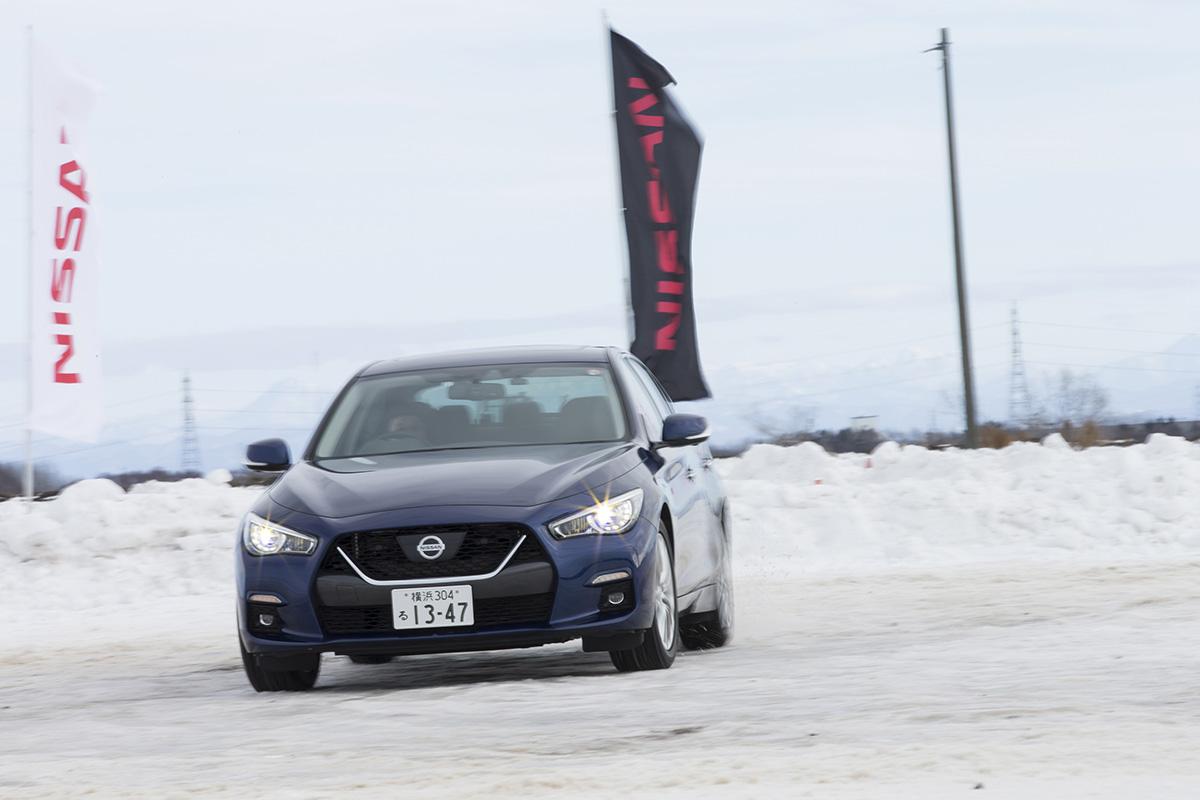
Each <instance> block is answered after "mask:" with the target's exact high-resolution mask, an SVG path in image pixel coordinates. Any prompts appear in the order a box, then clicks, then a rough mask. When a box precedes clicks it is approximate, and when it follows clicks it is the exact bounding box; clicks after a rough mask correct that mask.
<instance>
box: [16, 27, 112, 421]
mask: <svg viewBox="0 0 1200 800" xmlns="http://www.w3.org/2000/svg"><path fill="white" fill-rule="evenodd" d="M31 61H32V66H33V76H32V83H33V85H32V92H33V107H32V112H33V120H32V126H33V132H32V135H33V166H32V172H33V197H32V203H33V209H32V210H33V231H32V235H33V246H32V252H31V256H32V263H31V265H30V268H31V270H32V284H31V286H32V292H33V296H32V299H31V306H30V310H31V313H32V315H33V317H32V324H31V326H30V333H31V335H32V337H33V340H32V342H31V345H30V347H31V354H30V355H31V358H32V374H31V380H32V391H31V395H32V404H33V407H32V418H31V425H32V427H33V429H34V430H38V431H42V432H43V433H49V434H52V435H55V436H62V437H64V438H69V439H83V440H87V441H95V440H96V438H97V437H98V435H99V433H100V427H101V425H102V423H103V418H102V411H103V409H102V403H101V391H100V390H101V387H100V324H99V323H100V321H99V319H98V316H97V315H98V311H99V308H98V307H99V297H98V295H99V293H100V280H99V278H100V276H99V274H98V273H99V259H98V258H97V253H96V244H97V237H96V234H97V225H96V217H95V211H94V198H93V195H92V186H91V185H90V184H89V182H88V167H89V162H88V160H87V156H86V149H85V147H84V143H85V137H86V134H87V131H86V125H87V119H88V116H89V114H90V112H91V109H92V104H93V100H94V97H95V93H94V91H93V89H92V87H91V86H90V85H89V84H88V83H86V82H85V81H83V80H82V79H80V78H78V77H77V76H75V75H73V74H71V73H69V72H67V71H65V70H64V69H63V68H62V67H61V66H60V65H59V64H58V63H57V62H56V61H55V60H54V59H53V58H52V57H51V56H50V54H48V53H46V52H45V51H44V50H42V49H41V48H40V47H38V46H36V45H35V46H34V48H33V54H32V59H31Z"/></svg>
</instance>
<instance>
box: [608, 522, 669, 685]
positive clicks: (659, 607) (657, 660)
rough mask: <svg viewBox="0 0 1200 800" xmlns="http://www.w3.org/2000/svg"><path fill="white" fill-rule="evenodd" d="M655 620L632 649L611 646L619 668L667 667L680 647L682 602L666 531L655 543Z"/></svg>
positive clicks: (612, 655) (613, 657)
mask: <svg viewBox="0 0 1200 800" xmlns="http://www.w3.org/2000/svg"><path fill="white" fill-rule="evenodd" d="M654 569H655V580H654V595H653V602H654V621H653V622H652V623H651V624H650V629H649V630H648V631H646V634H645V636H643V637H642V643H641V644H640V645H638V646H637V647H635V648H633V649H632V650H612V651H610V652H609V657H610V658H612V662H613V666H614V667H616V668H617V670H618V671H619V672H635V671H637V670H644V669H666V668H668V667H669V666H671V665H672V664H673V663H675V654H676V653H677V652H678V651H679V606H678V603H677V598H676V596H675V564H674V561H673V559H672V558H671V547H670V545H668V544H667V537H666V534H664V533H663V531H662V530H661V529H660V530H659V532H658V541H657V542H656V543H655V567H654Z"/></svg>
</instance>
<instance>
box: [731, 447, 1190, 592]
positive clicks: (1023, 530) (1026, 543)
mask: <svg viewBox="0 0 1200 800" xmlns="http://www.w3.org/2000/svg"><path fill="white" fill-rule="evenodd" d="M718 469H719V470H720V472H721V475H722V477H723V478H724V480H725V482H726V486H727V488H728V490H729V494H730V498H731V502H732V503H733V511H734V521H735V525H736V526H737V527H736V535H737V539H736V541H737V547H738V552H739V561H740V563H741V564H742V565H743V566H745V567H747V568H752V569H755V570H760V571H764V572H766V573H769V574H773V573H777V572H780V573H791V572H795V571H797V570H809V569H823V568H837V569H841V568H850V569H855V568H862V567H868V568H869V567H877V566H889V565H905V564H946V563H966V562H976V561H993V560H1010V559H1033V560H1048V559H1062V558H1071V559H1096V560H1108V559H1122V558H1147V557H1150V558H1156V557H1172V556H1181V555H1182V556H1189V555H1190V556H1197V557H1200V445H1196V444H1191V443H1189V442H1187V441H1186V440H1183V439H1179V438H1173V437H1169V436H1164V435H1161V434H1155V435H1153V436H1151V437H1150V438H1149V439H1147V441H1146V443H1145V444H1141V445H1136V446H1133V447H1098V448H1091V449H1088V450H1080V451H1076V450H1072V449H1071V448H1070V447H1069V446H1068V445H1067V444H1066V443H1065V442H1064V441H1063V440H1062V437H1059V436H1057V435H1055V436H1052V437H1048V438H1047V440H1046V441H1045V442H1044V443H1043V444H1041V445H1038V444H1025V443H1018V444H1014V445H1011V446H1009V447H1006V448H1004V449H1003V450H975V451H964V450H949V451H944V452H943V451H931V450H926V449H925V448H922V447H912V446H910V447H900V446H899V445H897V444H895V443H893V442H887V443H884V444H882V445H880V446H879V447H878V448H877V449H876V450H875V452H874V453H872V454H871V455H870V456H863V455H841V456H835V455H830V454H829V453H826V452H825V451H824V450H823V449H821V448H820V447H819V446H817V445H814V444H802V445H799V446H797V447H788V448H783V447H775V446H767V445H762V446H758V447H754V448H752V449H751V450H749V451H748V452H747V453H746V454H745V455H744V456H743V457H741V458H738V459H732V460H728V461H723V462H720V466H719V467H718Z"/></svg>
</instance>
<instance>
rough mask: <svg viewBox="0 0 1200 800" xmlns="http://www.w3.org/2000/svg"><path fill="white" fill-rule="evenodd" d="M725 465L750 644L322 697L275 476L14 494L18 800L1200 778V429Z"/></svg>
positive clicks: (5, 682) (696, 792)
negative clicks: (266, 522)
mask: <svg viewBox="0 0 1200 800" xmlns="http://www.w3.org/2000/svg"><path fill="white" fill-rule="evenodd" d="M721 471H722V474H723V475H724V477H725V480H726V482H727V485H728V487H729V490H730V494H731V497H732V499H733V501H734V503H735V509H736V512H735V513H736V521H737V524H738V529H737V537H738V538H737V546H738V565H737V566H738V570H737V585H738V590H739V606H738V625H739V632H738V638H737V640H736V642H735V645H734V646H733V647H731V648H728V649H726V650H723V651H716V652H709V653H698V654H692V653H689V654H685V655H684V656H683V657H681V659H680V660H679V661H678V662H677V663H676V665H675V667H674V668H673V669H671V670H669V671H667V672H663V673H647V674H635V675H618V674H616V673H614V672H613V671H612V668H611V667H610V665H609V663H608V660H607V657H605V656H604V655H602V654H600V655H596V654H583V653H580V652H578V648H577V646H575V645H563V646H556V647H548V648H541V649H537V650H530V651H518V652H508V653H485V654H469V655H458V656H429V657H412V658H405V659H398V660H396V661H395V662H393V663H391V664H388V665H382V666H356V665H352V664H350V663H349V662H348V661H346V660H345V659H341V658H329V659H327V661H326V663H325V668H324V671H323V673H322V678H321V681H320V682H319V684H318V690H317V691H315V692H313V693H309V694H305V695H256V694H255V693H254V692H252V691H251V690H250V689H249V688H248V686H247V685H246V683H245V680H244V678H243V676H242V674H241V671H240V664H239V662H238V657H237V652H236V645H235V641H234V638H233V608H232V605H233V597H232V591H231V586H232V555H231V549H232V545H233V533H232V531H233V529H234V527H235V526H236V523H237V520H238V519H239V517H240V515H241V513H242V511H243V510H244V509H245V508H246V506H248V505H249V503H250V502H251V501H252V498H253V496H254V490H241V489H230V488H229V487H227V486H224V485H222V484H221V483H220V481H219V480H213V481H200V480H196V481H189V482H185V483H182V484H173V485H162V484H160V485H155V484H150V485H145V486H141V487H137V488H135V490H134V491H132V492H130V493H128V494H125V493H122V492H121V491H120V490H119V489H117V488H116V487H113V486H111V485H109V484H105V483H102V482H86V483H83V484H79V485H77V486H75V487H73V488H72V489H71V490H69V491H68V492H67V493H65V494H64V496H63V497H62V498H60V499H59V500H57V501H54V502H51V503H46V504H41V505H39V506H38V507H37V508H36V510H35V512H34V513H33V514H25V513H24V512H23V510H22V509H21V508H20V507H19V506H18V505H17V504H15V503H6V504H0V609H3V617H4V620H5V621H4V637H3V642H2V643H0V720H2V721H3V726H2V728H3V731H4V733H5V735H4V736H2V737H0V796H5V797H8V796H11V797H22V798H24V797H40V796H47V797H59V796H64V795H79V794H84V793H88V792H92V793H93V794H97V795H101V796H112V795H121V796H144V797H163V796H186V795H194V794H197V793H200V794H211V795H223V796H230V797H247V796H288V797H321V796H342V795H346V794H354V793H359V794H362V795H363V796H371V795H387V796H396V795H401V794H403V795H405V796H430V795H438V796H441V795H446V796H454V797H483V796H493V797H495V796H513V795H523V796H529V797H542V796H546V797H548V796H552V795H553V796H562V795H564V794H566V795H569V796H574V795H591V796H600V795H603V796H622V795H635V796H661V797H681V798H682V797H689V798H690V797H698V796H701V797H703V796H723V797H764V796H791V797H797V796H799V797H804V796H810V797H822V798H824V797H830V798H875V797H888V798H892V797H921V798H942V797H957V796H962V795H964V794H969V793H971V792H973V791H976V787H980V788H982V789H983V790H984V791H986V792H987V794H984V795H980V796H985V797H996V796H999V797H1020V798H1023V800H1025V799H1027V798H1061V797H1105V798H1110V797H1111V798H1124V797H1129V796H1132V795H1135V794H1136V795H1139V796H1144V797H1187V796H1192V795H1194V794H1195V791H1196V787H1197V786H1200V755H1197V754H1198V753H1200V695H1198V693H1197V691H1196V686H1197V674H1200V669H1198V667H1200V655H1198V653H1200V648H1198V647H1197V639H1198V638H1200V625H1198V624H1197V619H1198V618H1200V580H1198V578H1200V492H1198V491H1197V490H1196V487H1197V486H1200V446H1196V445H1189V444H1187V443H1184V442H1182V441H1179V440H1172V439H1167V438H1165V437H1156V438H1154V439H1152V440H1151V441H1150V442H1148V443H1147V444H1146V445H1142V446H1138V447H1133V448H1123V449H1093V450H1088V451H1084V452H1075V451H1072V450H1070V449H1068V448H1066V447H1065V446H1063V445H1062V444H1061V443H1059V442H1050V443H1048V444H1047V446H1038V445H1022V446H1015V447H1011V448H1008V449H1006V450H1003V451H998V452H994V451H980V452H971V453H965V452H948V453H931V452H926V451H923V450H916V449H903V450H901V449H899V448H895V447H892V446H887V445H885V446H884V447H883V448H881V449H880V450H879V451H877V452H876V453H875V454H873V455H872V456H871V457H870V458H869V459H868V458H867V457H865V456H847V457H838V458H835V457H831V456H828V455H826V454H824V453H823V452H821V451H819V450H816V449H813V448H808V447H797V448H788V449H780V448H769V447H764V448H756V449H754V450H752V451H751V452H750V453H748V454H747V455H746V456H745V457H743V458H741V459H737V460H733V461H727V462H723V463H722V464H721ZM217 477H219V476H217ZM971 796H974V795H971Z"/></svg>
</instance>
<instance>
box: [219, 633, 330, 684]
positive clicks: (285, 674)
mask: <svg viewBox="0 0 1200 800" xmlns="http://www.w3.org/2000/svg"><path fill="white" fill-rule="evenodd" d="M238 647H239V648H240V649H241V651H242V666H243V667H244V668H245V670H246V678H248V679H249V681H250V685H251V686H253V687H254V691H256V692H303V691H307V690H308V689H311V688H312V687H313V686H314V685H315V684H316V682H317V675H318V674H319V673H320V672H321V654H320V653H312V654H311V655H309V656H307V657H302V658H301V659H300V660H301V661H302V662H305V663H304V666H303V667H302V668H301V669H272V668H271V667H272V666H273V664H272V659H271V656H268V655H255V654H254V653H249V652H247V651H246V646H245V645H244V644H242V640H241V637H240V636H239V637H238ZM295 661H296V656H288V662H289V663H293V664H294V663H295Z"/></svg>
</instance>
